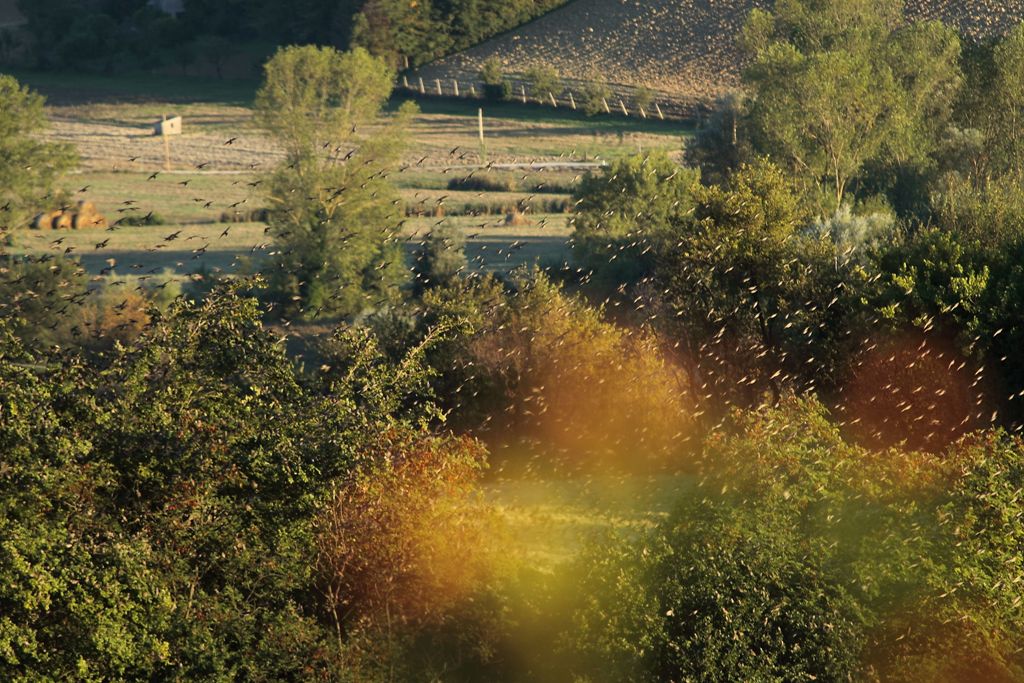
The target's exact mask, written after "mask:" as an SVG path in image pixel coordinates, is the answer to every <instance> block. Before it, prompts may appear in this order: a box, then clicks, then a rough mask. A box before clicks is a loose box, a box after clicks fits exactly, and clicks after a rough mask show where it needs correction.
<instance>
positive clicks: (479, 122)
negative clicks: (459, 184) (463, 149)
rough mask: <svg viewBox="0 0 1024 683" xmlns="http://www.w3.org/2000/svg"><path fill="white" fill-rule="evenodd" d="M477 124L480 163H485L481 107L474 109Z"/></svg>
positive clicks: (485, 147)
mask: <svg viewBox="0 0 1024 683" xmlns="http://www.w3.org/2000/svg"><path fill="white" fill-rule="evenodd" d="M476 116H477V124H478V126H479V128H480V163H481V164H484V165H485V166H486V165H487V145H486V143H485V142H484V110H483V108H482V107H481V108H480V109H477V110H476Z"/></svg>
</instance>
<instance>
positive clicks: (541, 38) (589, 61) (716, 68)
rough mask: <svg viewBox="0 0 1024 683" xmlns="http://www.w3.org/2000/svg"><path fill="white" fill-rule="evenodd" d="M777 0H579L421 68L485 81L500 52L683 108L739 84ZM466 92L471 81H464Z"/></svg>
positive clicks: (922, 4)
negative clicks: (746, 49) (766, 11)
mask: <svg viewBox="0 0 1024 683" xmlns="http://www.w3.org/2000/svg"><path fill="white" fill-rule="evenodd" d="M770 5H771V2H770V0H575V1H574V2H571V3H569V4H568V5H565V6H564V7H562V8H560V9H557V10H555V11H553V12H551V13H549V14H547V15H545V16H544V17H542V18H540V19H538V20H537V21H534V22H532V23H530V24H527V25H525V26H523V27H522V28H520V29H518V30H515V31H511V32H509V33H506V34H504V35H502V36H499V37H497V38H494V39H491V40H489V41H486V42H484V43H482V44H480V45H478V46H476V47H473V48H470V49H469V50H466V51H464V52H461V53H458V54H456V55H452V56H450V57H447V58H444V59H442V60H439V61H437V62H434V63H433V64H430V65H427V66H425V67H423V68H421V69H420V70H419V71H417V72H416V73H415V74H414V77H419V76H422V77H423V79H424V80H425V81H428V82H433V81H434V79H441V80H443V81H450V80H452V79H457V80H461V81H463V82H464V83H466V84H468V83H470V82H474V81H477V80H478V77H477V74H478V72H479V69H480V67H481V65H482V64H483V62H484V61H485V60H486V59H487V58H489V57H491V56H497V57H498V58H499V59H500V60H501V62H502V64H503V65H504V66H505V70H506V73H508V74H509V75H510V76H511V77H513V79H516V78H518V77H521V76H522V74H523V73H524V72H526V70H527V69H529V68H530V67H532V66H538V65H547V66H553V67H555V68H556V69H557V70H558V71H559V73H561V74H563V76H565V77H566V79H567V85H569V87H570V88H572V89H575V90H576V91H577V92H578V91H579V86H580V85H581V83H582V80H585V79H587V78H593V77H595V76H596V77H599V78H601V79H602V80H605V81H608V82H609V83H610V84H612V85H613V87H614V89H615V90H616V92H617V93H618V94H620V95H624V96H627V97H628V95H629V93H630V92H631V91H632V90H633V89H634V88H636V87H638V86H646V87H648V88H650V89H651V90H653V91H654V92H655V93H656V97H657V98H658V99H662V101H666V100H667V101H671V102H672V103H673V108H675V109H677V110H678V109H679V108H682V109H684V110H685V109H686V108H688V107H689V108H690V109H691V110H692V108H693V107H694V106H695V105H698V104H706V103H709V102H711V101H713V100H714V99H715V98H716V97H718V96H720V95H722V94H724V93H725V92H727V91H729V90H731V89H733V88H735V87H737V86H738V85H739V75H740V71H741V69H742V64H743V59H742V55H741V52H740V49H739V47H738V45H737V38H738V36H739V35H740V31H741V29H742V27H743V24H744V23H745V21H746V18H747V16H748V15H749V13H750V11H751V10H752V9H754V8H755V7H761V8H764V7H768V6H770ZM907 16H908V17H909V18H910V19H912V20H919V19H941V20H942V21H944V22H946V23H949V24H951V25H953V26H955V27H956V28H958V29H959V30H960V31H961V32H962V33H963V34H964V35H965V36H968V37H969V38H971V39H982V38H986V37H989V36H992V35H996V34H999V33H1002V32H1005V31H1006V30H1008V29H1009V28H1011V27H1012V26H1014V25H1015V24H1017V23H1020V22H1021V21H1024V0H966V1H957V0H909V2H907ZM464 87H465V85H464Z"/></svg>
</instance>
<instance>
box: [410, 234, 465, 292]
mask: <svg viewBox="0 0 1024 683" xmlns="http://www.w3.org/2000/svg"><path fill="white" fill-rule="evenodd" d="M466 266H467V262H466V235H465V233H464V232H463V230H462V228H460V227H458V226H457V225H455V224H453V223H450V222H447V221H446V222H444V223H442V224H441V225H438V226H436V227H435V228H434V229H433V230H431V231H430V233H429V234H428V235H427V236H426V238H425V239H424V240H423V245H422V247H421V249H420V250H419V253H418V254H417V255H416V265H415V267H414V268H413V271H414V272H415V273H416V280H417V281H418V283H419V284H420V285H421V286H423V287H425V288H430V287H439V286H444V285H447V284H450V283H451V282H452V281H453V280H454V279H455V278H457V277H458V276H459V275H460V274H461V273H462V272H463V271H465V270H466Z"/></svg>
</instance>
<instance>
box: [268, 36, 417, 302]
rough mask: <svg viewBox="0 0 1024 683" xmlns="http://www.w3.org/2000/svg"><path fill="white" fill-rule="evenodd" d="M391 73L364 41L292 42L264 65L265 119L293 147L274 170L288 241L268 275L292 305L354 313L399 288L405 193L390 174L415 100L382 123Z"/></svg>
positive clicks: (274, 215) (274, 209) (277, 233)
mask: <svg viewBox="0 0 1024 683" xmlns="http://www.w3.org/2000/svg"><path fill="white" fill-rule="evenodd" d="M392 77H393V74H392V73H391V72H390V71H389V70H388V68H387V67H386V65H385V64H384V63H383V62H382V61H381V60H379V59H377V58H375V57H372V56H370V54H369V53H367V52H366V51H365V50H362V49H360V48H357V49H355V50H353V51H352V52H348V53H344V54H343V53H339V52H338V51H336V50H334V49H333V48H317V47H290V48H284V49H282V50H281V51H279V52H278V54H277V55H275V56H274V58H273V59H271V60H270V61H269V62H268V63H267V66H266V77H265V80H264V84H263V86H262V87H261V89H260V91H259V92H258V93H257V97H256V109H257V121H258V122H259V123H260V125H261V126H262V127H263V128H264V129H266V130H267V131H268V132H270V133H271V134H272V135H273V136H274V137H275V138H276V139H277V140H279V141H280V142H281V144H282V146H283V147H284V148H285V150H286V155H287V156H286V160H285V162H284V163H283V164H281V166H279V167H278V168H277V169H276V170H275V171H274V172H272V173H271V174H270V175H269V176H268V177H267V178H266V194H267V197H268V199H269V201H270V217H269V223H270V229H271V232H272V234H273V235H274V237H275V240H276V241H277V243H278V244H279V245H281V248H280V249H279V250H278V252H279V253H278V254H277V255H276V258H275V260H274V262H273V265H272V270H271V273H270V279H271V283H272V286H273V289H274V290H275V291H276V292H277V293H278V294H279V296H280V297H281V299H282V302H283V304H284V307H285V311H286V313H288V314H293V313H300V314H304V315H306V316H308V317H313V318H315V317H319V316H321V315H341V316H347V315H353V314H355V313H358V312H360V311H362V310H364V309H366V308H368V307H370V306H372V305H374V304H375V303H381V302H382V301H384V300H387V299H388V298H391V297H394V296H395V294H396V287H395V285H397V284H399V283H401V282H402V281H403V280H404V278H405V276H406V273H407V271H406V269H405V265H404V262H403V254H402V252H401V248H400V246H399V245H398V243H397V241H396V234H397V232H398V226H399V222H400V220H401V210H400V206H399V205H400V201H399V198H398V195H397V192H396V191H395V189H394V186H393V185H392V183H391V182H390V181H389V179H388V174H389V171H390V169H392V168H393V167H394V165H395V164H396V163H397V161H398V158H399V155H400V153H401V149H402V144H403V139H404V136H403V131H404V130H405V129H407V127H408V122H409V119H410V117H411V116H412V115H413V113H414V111H415V108H414V107H412V106H411V105H406V106H403V107H402V108H401V109H400V110H399V112H398V113H397V115H395V116H394V117H392V118H391V119H390V120H389V121H388V122H387V123H386V124H385V125H384V126H383V128H378V129H376V130H373V131H372V132H363V131H364V127H366V126H368V125H369V124H373V123H375V122H376V121H377V120H378V118H379V116H380V111H381V107H382V106H383V103H384V102H385V101H386V99H387V97H388V95H389V94H390V92H391V88H392Z"/></svg>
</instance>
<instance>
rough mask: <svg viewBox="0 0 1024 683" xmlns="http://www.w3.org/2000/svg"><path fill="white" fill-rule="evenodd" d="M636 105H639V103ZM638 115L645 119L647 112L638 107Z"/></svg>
mask: <svg viewBox="0 0 1024 683" xmlns="http://www.w3.org/2000/svg"><path fill="white" fill-rule="evenodd" d="M637 106H638V107H640V105H637ZM640 116H642V117H644V118H645V119H646V118H647V112H645V111H644V108H643V107H640Z"/></svg>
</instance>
